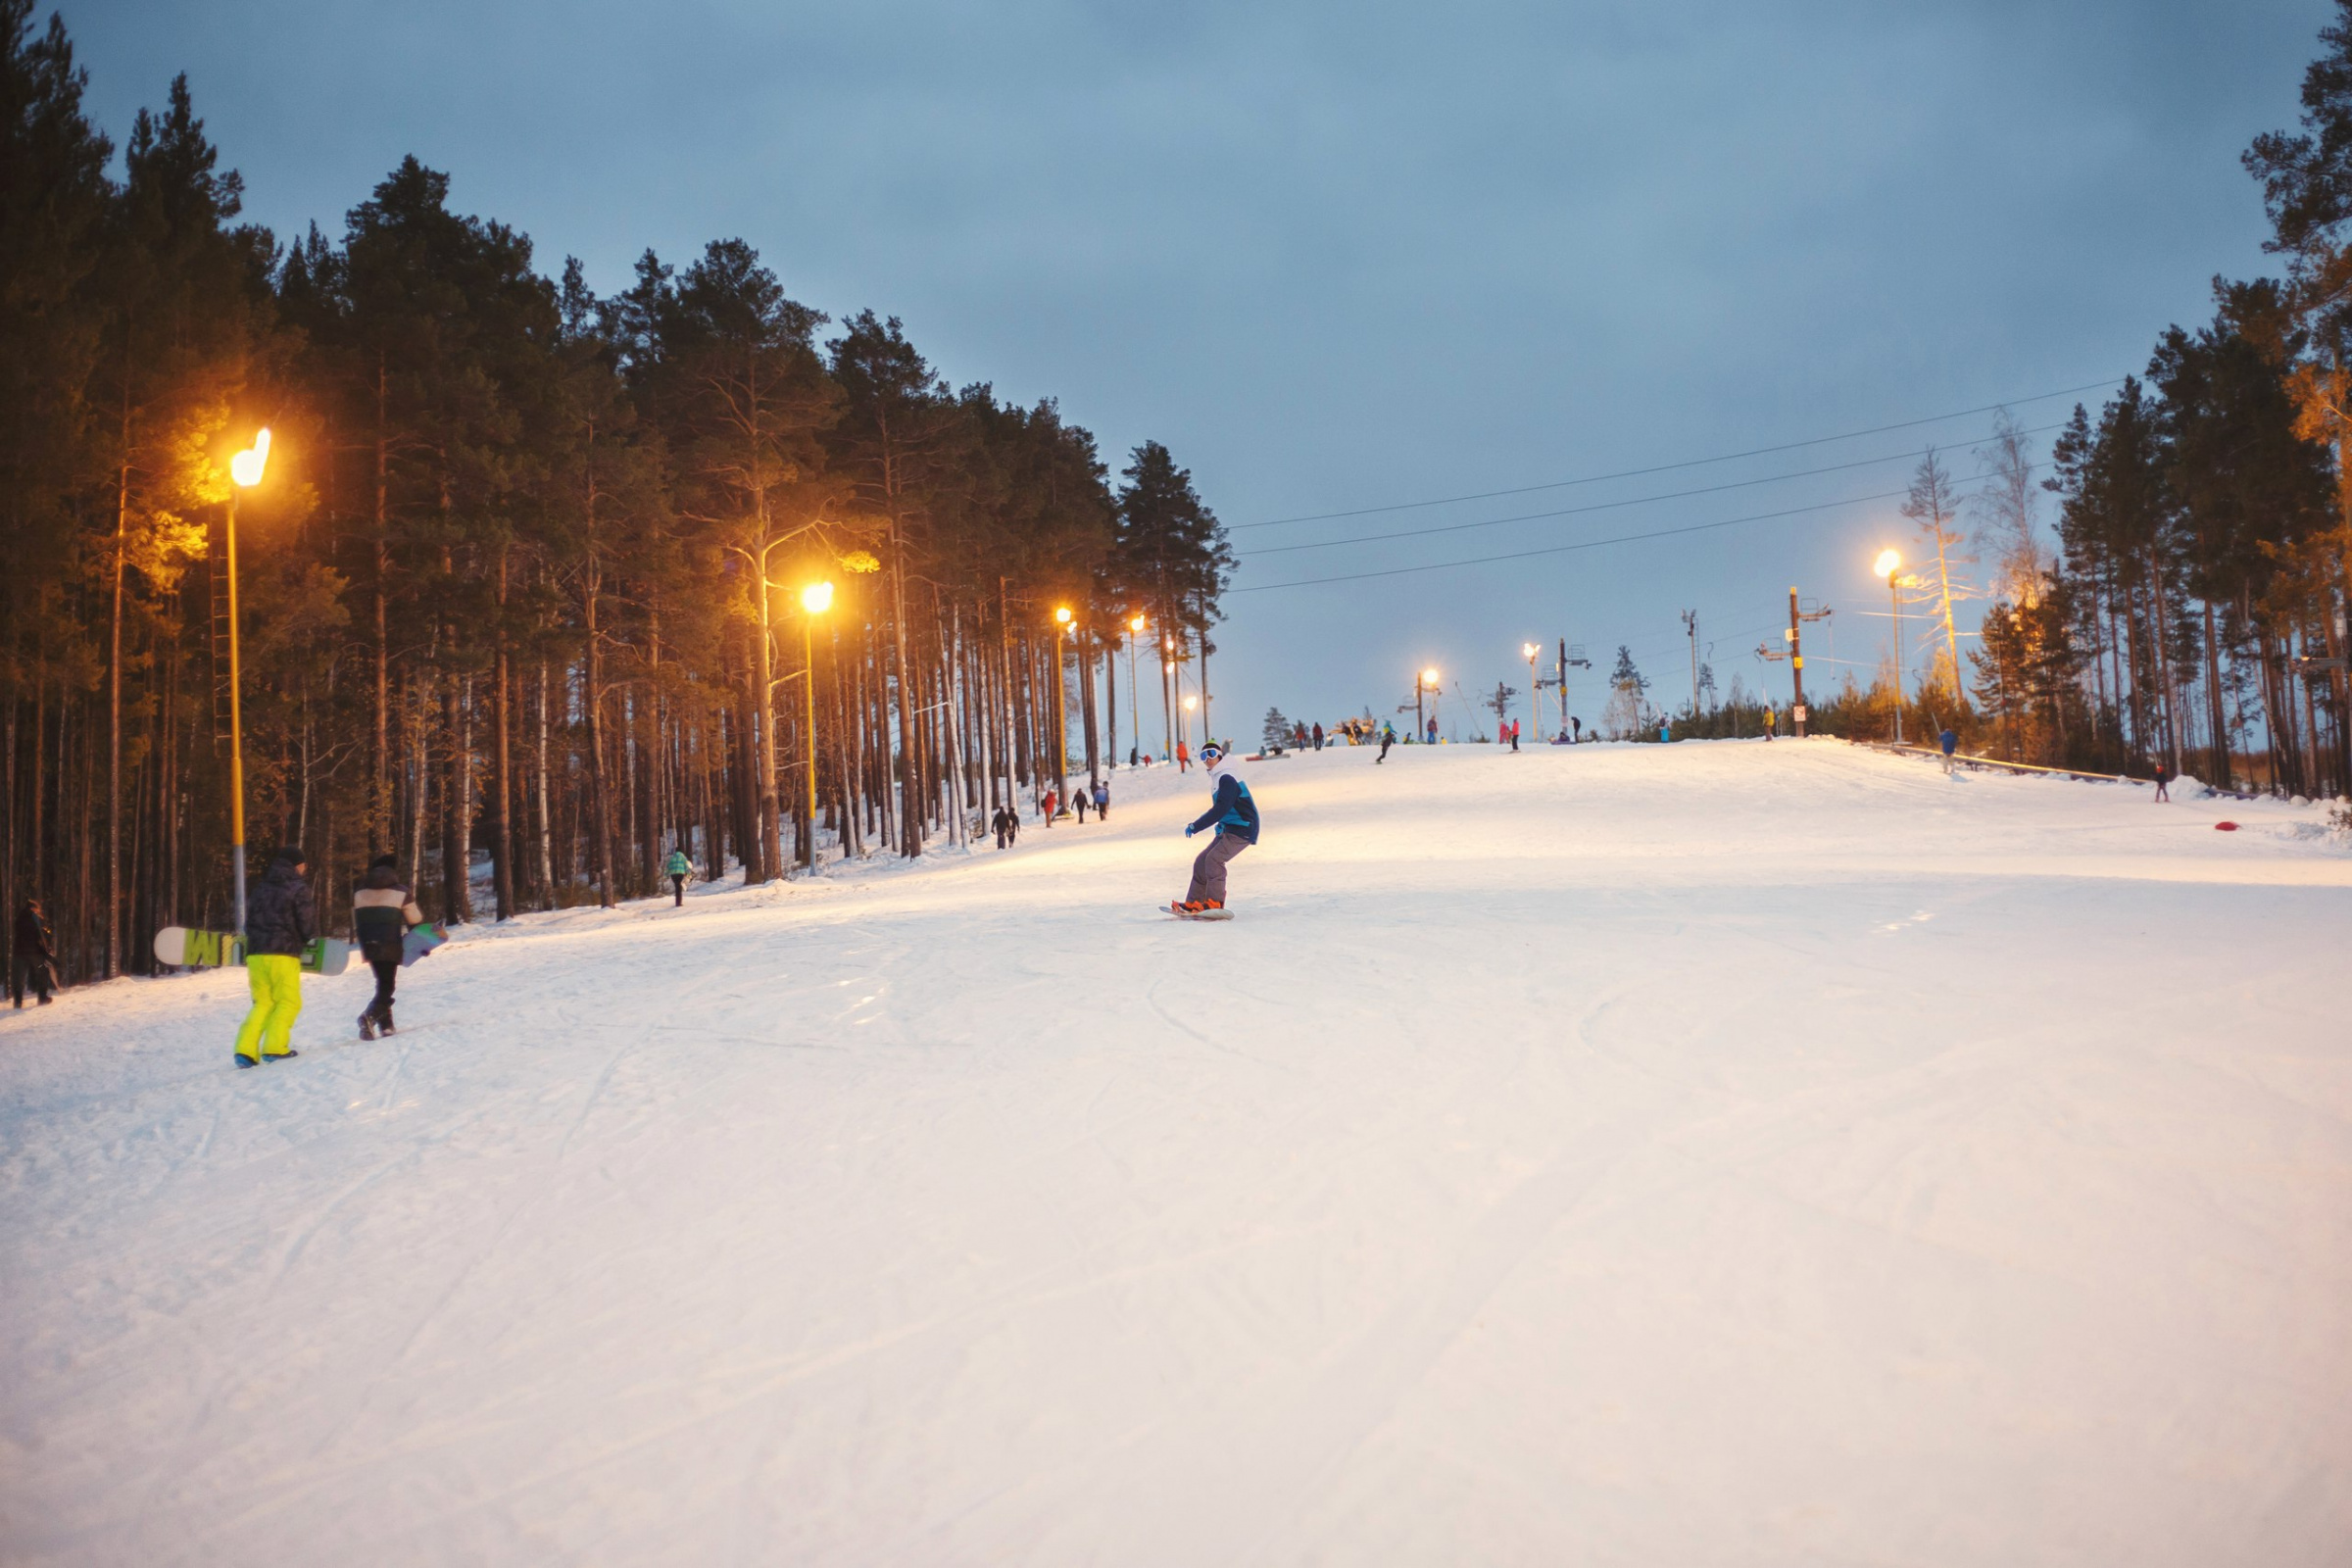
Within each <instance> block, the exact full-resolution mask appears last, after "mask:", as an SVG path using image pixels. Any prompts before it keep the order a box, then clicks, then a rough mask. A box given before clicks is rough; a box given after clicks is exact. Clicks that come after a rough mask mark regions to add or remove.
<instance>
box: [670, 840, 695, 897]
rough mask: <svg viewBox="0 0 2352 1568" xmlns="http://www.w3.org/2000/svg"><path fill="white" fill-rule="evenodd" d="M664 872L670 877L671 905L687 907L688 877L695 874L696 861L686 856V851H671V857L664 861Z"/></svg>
mask: <svg viewBox="0 0 2352 1568" xmlns="http://www.w3.org/2000/svg"><path fill="white" fill-rule="evenodd" d="M662 875H663V876H665V877H667V878H669V893H670V907H671V908H673V909H683V908H684V907H686V879H687V878H688V877H690V876H692V875H694V862H693V861H692V860H689V859H688V858H686V852H685V851H684V850H672V851H670V852H669V858H668V859H666V860H664V861H662Z"/></svg>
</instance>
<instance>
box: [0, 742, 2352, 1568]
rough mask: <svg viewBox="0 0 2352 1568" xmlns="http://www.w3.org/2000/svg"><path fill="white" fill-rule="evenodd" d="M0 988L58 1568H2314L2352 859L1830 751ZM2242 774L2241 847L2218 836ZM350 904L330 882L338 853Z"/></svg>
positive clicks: (2340, 1463)
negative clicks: (337, 959)
mask: <svg viewBox="0 0 2352 1568" xmlns="http://www.w3.org/2000/svg"><path fill="white" fill-rule="evenodd" d="M1245 772H1246V774H1247V776H1248V777H1249V778H1250V782H1251V787H1252V789H1253V790H1254V791H1255V792H1256V793H1257V795H1258V796H1259V798H1260V800H1261V801H1262V803H1263V805H1264V809H1265V813H1266V818H1267V828H1266V837H1265V842H1264V843H1263V844H1262V845H1260V846H1259V847H1257V848H1256V849H1253V850H1251V851H1250V852H1248V853H1247V854H1245V855H1244V856H1243V857H1242V858H1240V859H1239V860H1238V861H1237V862H1236V863H1235V867H1234V871H1233V887H1234V898H1235V903H1236V907H1237V908H1238V909H1239V910H1240V918H1239V919H1237V920H1235V921H1234V922H1232V923H1230V924H1226V925H1213V924H1210V925H1197V924H1188V923H1184V922H1180V921H1176V920H1173V919H1170V918H1169V917H1167V916H1166V915H1165V914H1164V913H1162V912H1160V910H1159V906H1161V905H1163V904H1164V902H1165V901H1166V899H1167V898H1168V897H1170V895H1171V894H1173V893H1175V892H1177V891H1179V890H1181V888H1182V887H1183V885H1184V879H1185V876H1186V873H1187V869H1188V866H1189V861H1190V858H1191V856H1192V854H1193V853H1194V851H1195V849H1196V848H1197V847H1198V846H1197V844H1187V843H1185V842H1184V841H1183V840H1182V839H1181V838H1180V837H1179V836H1178V832H1177V830H1178V828H1179V826H1180V825H1181V823H1182V822H1183V821H1184V820H1185V819H1186V818H1188V817H1189V816H1191V815H1192V814H1193V813H1194V812H1196V811H1197V810H1198V809H1200V808H1201V805H1203V804H1204V803H1205V799H1206V790H1205V786H1204V781H1203V780H1202V779H1201V775H1199V774H1198V773H1196V774H1193V775H1191V776H1189V777H1179V776H1177V775H1175V774H1174V773H1173V771H1172V770H1164V769H1152V770H1149V771H1147V772H1144V773H1141V774H1137V773H1128V772H1122V773H1120V774H1118V775H1116V777H1115V779H1114V783H1113V789H1114V793H1116V794H1117V796H1118V800H1117V802H1116V803H1115V804H1116V805H1117V808H1118V809H1117V810H1115V811H1114V812H1113V813H1112V814H1113V815H1114V816H1116V817H1117V818H1118V820H1117V821H1115V822H1110V823H1104V824H1092V823H1090V824H1089V825H1087V826H1085V827H1083V828H1081V827H1078V826H1077V825H1076V824H1064V825H1062V826H1058V827H1054V828H1053V829H1050V830H1049V829H1044V828H1042V827H1035V826H1032V827H1030V828H1028V829H1027V830H1026V831H1025V832H1024V834H1023V836H1022V839H1021V842H1020V844H1019V845H1018V846H1017V847H1016V848H1015V849H1014V850H1013V851H1011V852H1009V853H1005V854H1002V855H1000V854H999V853H997V852H996V851H994V850H993V849H990V848H981V849H977V850H974V851H973V852H971V853H969V854H957V853H948V854H943V855H940V856H937V857H936V858H932V859H930V860H927V861H926V862H925V863H923V864H920V865H916V866H904V865H900V864H898V863H896V862H892V861H889V860H886V859H877V860H875V861H873V862H870V863H868V864H865V865H860V866H857V867H846V868H845V867H836V868H834V869H832V870H830V871H829V872H828V873H827V874H826V875H825V876H824V877H822V878H820V879H818V880H817V881H815V882H796V883H792V884H789V885H787V886H784V887H781V888H767V889H756V890H744V889H740V888H736V887H732V886H728V887H721V888H713V889H704V890H697V891H696V892H695V893H693V894H691V895H690V896H689V898H688V900H687V906H686V907H685V908H684V909H679V910H673V909H672V908H670V907H669V905H668V901H667V899H666V898H664V899H662V900H657V901H648V902H646V903H643V904H638V905H632V906H629V907H626V908H623V909H619V910H611V911H605V910H595V909H575V910H566V911H561V912H557V913H553V914H547V915H533V916H527V917H524V918H523V919H520V920H517V921H515V922H512V923H511V924H509V925H508V926H505V927H500V928H496V929H491V928H481V927H476V928H470V929H466V930H464V931H462V932H461V933H460V934H459V935H458V937H457V939H456V940H454V941H453V942H452V943H450V944H449V945H448V946H447V947H446V948H444V949H442V950H441V952H439V953H438V954H436V955H435V956H433V957H432V958H431V959H429V960H428V961H426V962H424V963H422V964H420V965H418V966H417V967H415V968H412V969H410V970H407V971H405V972H404V974H403V976H402V994H401V1000H400V1009H401V1016H402V1018H403V1021H404V1027H403V1029H402V1032H401V1033H400V1034H399V1035H397V1036H395V1037H393V1038H392V1039H389V1040H385V1041H381V1042H377V1043H373V1044H362V1043H360V1042H359V1041H358V1040H357V1039H356V1037H355V1033H354V1030H353V1026H352V1021H351V1020H352V1018H353V1016H354V1015H356V1013H357V1012H358V1010H359V1008H360V1007H361V1006H362V1005H364V1004H365V1002H366V1001H367V998H368V986H369V981H368V976H367V975H366V974H365V973H364V972H362V973H360V974H357V975H347V976H343V977H339V978H337V979H335V980H309V981H306V982H305V985H304V997H305V1003H306V1007H305V1011H304V1014H303V1018H302V1020H301V1022H300V1023H299V1024H298V1026H297V1028H296V1031H295V1040H296V1044H297V1045H298V1046H299V1047H300V1048H301V1050H302V1052H303V1055H302V1057H301V1058H300V1059H299V1060H297V1061H295V1062H290V1063H284V1064H276V1065H271V1066H267V1067H264V1068H262V1069H260V1070H258V1071H254V1072H247V1073H239V1072H236V1071H235V1070H233V1069H232V1068H230V1066H229V1064H228V1055H229V1041H230V1038H231V1036H232V1034H233V1032H234V1029H235V1025H236V1021H237V1019H238V1018H239V1017H240V1016H241V1014H242V1012H243V1009H244V1005H245V998H244V986H243V983H242V976H240V975H236V974H233V973H219V972H215V973H207V974H198V975H192V976H185V977H179V978H174V979H169V980H152V981H140V980H129V981H121V982H116V983H114V984H111V985H107V986H102V987H94V988H86V989H83V990H79V991H75V992H73V993H70V994H68V995H67V996H66V997H65V998H64V999H63V1000H62V1001H61V1002H60V1003H59V1004H58V1005H56V1006H54V1007H51V1008H48V1009H44V1010H41V1011H38V1012H24V1013H6V1012H0V1203H5V1207H6V1212H7V1214H8V1216H9V1223H8V1226H7V1230H6V1234H5V1241H4V1242H0V1560H5V1561H6V1562H8V1563H10V1564H25V1565H34V1564H68V1563H72V1564H90V1563H101V1564H112V1563H123V1564H140V1565H149V1564H189V1565H198V1564H215V1563H221V1564H228V1563H244V1562H250V1561H281V1562H295V1563H301V1562H319V1561H332V1560H336V1559H337V1558H341V1559H345V1560H351V1561H359V1562H367V1563H370V1564H411V1563H414V1564H442V1563H474V1562H479V1563H514V1562H531V1563H564V1564H571V1563H577V1564H591V1563H593V1564H635V1563H663V1564H669V1563H675V1564H711V1563H744V1564H764V1563H776V1562H792V1563H808V1564H843V1565H848V1564H870V1563H909V1564H935V1563H964V1562H1021V1563H1043V1564H1064V1563H1071V1564H1075V1563H1118V1564H1147V1565H1148V1564H1202V1563H1237V1564H1238V1563H1254V1564H1307V1563H1328V1564H1354V1563H1365V1562H1383V1563H1416V1564H1418V1563H1429V1564H1440V1563H1446V1564H1450V1563H1462V1562H1488V1563H1542V1564H1552V1563H1598V1564H1618V1563H1622V1564H1629V1565H1630V1564H1644V1565H1647V1564H1661V1563H1672V1564H1678V1565H1683V1564H1690V1565H1708V1564H1734V1563H1739V1564H1746V1563H1774V1564H1778V1563H1787V1564H1792V1565H1793V1564H1808V1565H1810V1564H1865V1563H1868V1564H1883V1563H1893V1562H1920V1563H1928V1562H1933V1563H1936V1564H1939V1565H1942V1564H1963V1565H1966V1564H1985V1565H2002V1568H2014V1565H2021V1564H2041V1563H2048V1564H2109V1563H2114V1564H2125V1563H2129V1564H2132V1565H2134V1568H2144V1565H2172V1564H2179V1565H2182V1568H2189V1565H2196V1568H2203V1565H2208V1564H2213V1563H2219V1562H2261V1563H2264V1564H2266V1565H2288V1568H2291V1565H2300V1564H2315V1565H2316V1564H2333V1563H2338V1562H2341V1561H2343V1560H2345V1552H2346V1544H2347V1543H2348V1542H2352V1335H2347V1334H2346V1332H2345V1330H2344V1317H2343V1303H2344V1301H2345V1300H2346V1299H2348V1293H2352V1026H2348V1025H2347V1020H2346V1003H2347V1000H2352V978H2348V975H2347V969H2346V964H2345V957H2344V955H2345V953H2346V946H2347V940H2348V939H2352V846H2346V845H2345V844H2344V843H2343V842H2342V841H2341V840H2340V839H2339V838H2334V837H2330V836H2329V835H2328V834H2327V833H2326V832H2325V830H2324V829H2323V828H2322V827H2321V823H2322V819H2323V813H2322V812H2321V810H2320V809H2317V808H2312V809H2296V808H2290V807H2287V806H2281V805H2276V804H2272V803H2261V802H2257V803H2242V802H2234V801H2231V802H2223V801H2219V800H2212V799H2208V800H2203V801H2195V800H2186V799H2183V800H2181V801H2180V802H2179V803H2177V804H2175V805H2173V806H2170V807H2166V808H2155V807H2152V806H2151V804H2150V802H2149V798H2148V796H2147V794H2146V793H2145V792H2144V791H2141V790H2137V789H2131V788H2124V787H2119V786H2105V785H2087V784H2079V783H2073V782H2067V781H2057V780H2044V779H2013V778H2006V777H1995V776H1990V775H1971V776H1966V777H1964V778H1961V779H1958V780H1947V779H1945V778H1943V777H1942V776H1941V774H1940V773H1939V772H1938V771H1937V770H1936V769H1935V768H1934V767H1932V766H1930V765H1926V764H1923V763H1921V762H1918V761H1915V760H1907V759H1898V758H1891V757H1887V756H1883V755H1879V754H1874V753H1868V752H1862V751H1856V750H1853V749H1849V748H1845V747H1841V746H1837V745H1835V744H1829V743H1814V744H1807V745H1797V744H1790V743H1787V742H1781V743H1775V744H1772V745H1764V744H1760V743H1712V744H1698V743H1685V744H1682V745H1677V746H1671V747H1654V746H1653V747H1621V746H1593V747H1584V748H1577V749H1574V750H1558V749H1552V748H1535V749H1532V750H1531V751H1530V752H1529V753H1527V754H1525V755H1518V756H1513V755H1508V754H1505V753H1502V752H1499V751H1497V750H1496V749H1495V748H1492V747H1463V748H1445V749H1440V750H1435V751H1433V750H1429V749H1425V748H1419V747H1414V748H1400V749H1398V750H1397V751H1395V752H1392V753H1391V755H1390V759H1389V760H1388V762H1387V763H1386V764H1385V765H1382V766H1380V767H1378V768H1375V767H1374V766H1373V765H1372V758H1371V756H1370V755H1369V754H1368V753H1365V752H1349V751H1347V750H1337V751H1331V752H1326V753H1324V754H1322V755H1321V756H1318V757H1307V758H1296V759H1287V760H1268V761H1264V762H1260V763H1251V764H1246V767H1245ZM2224 816H2228V817H2229V818H2232V819H2234V820H2236V821H2238V822H2240V823H2242V824H2244V829H2243V831H2240V832H2238V833H2235V834H2220V833H2215V832H2213V831H2211V824H2212V823H2213V822H2214V821H2215V820H2218V819H2220V818H2222V817H2224ZM324 896H327V895H325V894H322V897H324Z"/></svg>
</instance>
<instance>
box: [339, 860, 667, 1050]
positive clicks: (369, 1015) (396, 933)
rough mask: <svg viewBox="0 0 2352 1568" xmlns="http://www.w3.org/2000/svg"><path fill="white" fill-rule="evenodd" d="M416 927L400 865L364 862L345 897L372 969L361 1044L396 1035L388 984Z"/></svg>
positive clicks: (418, 913)
mask: <svg viewBox="0 0 2352 1568" xmlns="http://www.w3.org/2000/svg"><path fill="white" fill-rule="evenodd" d="M672 858H675V857H672ZM422 924H424V911H423V910H422V909H419V908H418V907H417V897H416V895H415V894H413V893H411V892H410V891H409V889H408V885H407V884H406V883H404V882H402V881H401V879H400V862H399V861H397V860H395V859H394V858H392V857H391V856H389V855H379V856H377V857H376V858H374V859H372V860H370V861H368V874H367V875H366V876H364V877H362V878H361V879H360V885H359V887H358V889H357V890H356V891H354V892H353V894H352V896H351V935H352V940H353V941H355V942H356V943H358V944H359V949H360V956H361V957H363V958H365V959H367V960H368V968H370V969H372V970H374V971H375V1000H374V1001H373V1002H370V1003H368V1010H367V1011H365V1012H363V1013H361V1014H360V1038H361V1039H362V1040H373V1039H374V1038H375V1037H376V1033H377V1031H378V1030H381V1031H382V1032H383V1033H385V1034H388V1035H389V1034H396V1033H398V1032H399V1031H397V1030H395V1029H394V1028H393V1027H392V986H393V982H394V981H396V980H398V979H399V978H400V960H401V958H402V956H403V954H402V951H401V950H402V944H403V943H404V942H405V941H406V939H407V937H408V934H409V932H410V931H411V929H413V928H414V927H417V926H420V925H422Z"/></svg>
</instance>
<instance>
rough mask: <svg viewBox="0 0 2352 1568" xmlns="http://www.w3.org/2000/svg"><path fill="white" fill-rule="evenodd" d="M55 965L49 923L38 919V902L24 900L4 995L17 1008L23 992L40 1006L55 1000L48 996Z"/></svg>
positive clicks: (19, 914) (55, 974)
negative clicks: (14, 951)
mask: <svg viewBox="0 0 2352 1568" xmlns="http://www.w3.org/2000/svg"><path fill="white" fill-rule="evenodd" d="M56 963H57V948H56V946H55V944H54V943H53V942H52V940H51V938H50V935H49V922H48V921H47V920H45V919H43V918H42V917H41V901H40V900H38V899H26V900H25V902H24V903H23V904H22V905H20V906H19V907H18V908H17V940H16V956H15V961H14V962H12V963H10V964H9V966H8V994H9V997H10V998H11V999H12V1000H13V1001H14V1002H15V1003H16V1005H18V1006H19V1007H22V1006H24V1005H25V992H26V991H30V992H31V993H32V994H33V995H34V996H35V997H38V998H39V999H40V1005H42V1006H44V1007H46V1006H47V1005H49V1004H50V1003H52V1002H54V1001H56V1000H57V999H56V998H55V997H52V996H51V995H50V994H49V993H50V991H51V989H52V988H53V987H54V986H55V985H56V983H57V971H56V968H55V965H56Z"/></svg>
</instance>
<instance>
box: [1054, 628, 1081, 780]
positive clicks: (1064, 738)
mask: <svg viewBox="0 0 2352 1568" xmlns="http://www.w3.org/2000/svg"><path fill="white" fill-rule="evenodd" d="M1076 618H1077V617H1076V616H1074V615H1072V614H1071V613H1070V607H1069V606H1067V605H1062V606H1059V607H1057V608H1056V609H1055V610H1054V806H1055V810H1054V821H1056V822H1058V821H1060V820H1061V819H1062V818H1063V817H1065V816H1069V815H1071V814H1072V813H1071V811H1070V800H1069V795H1070V718H1069V711H1068V709H1067V707H1066V706H1065V698H1066V695H1067V694H1066V692H1065V690H1064V688H1065V687H1066V686H1067V685H1068V684H1069V676H1068V672H1067V670H1066V668H1065V667H1064V665H1063V663H1062V660H1063V657H1064V655H1063V648H1062V645H1063V644H1064V643H1065V642H1067V641H1068V640H1069V639H1070V638H1073V637H1075V636H1077V635H1078V628H1077V626H1076V625H1075V624H1074V622H1075V621H1076Z"/></svg>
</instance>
